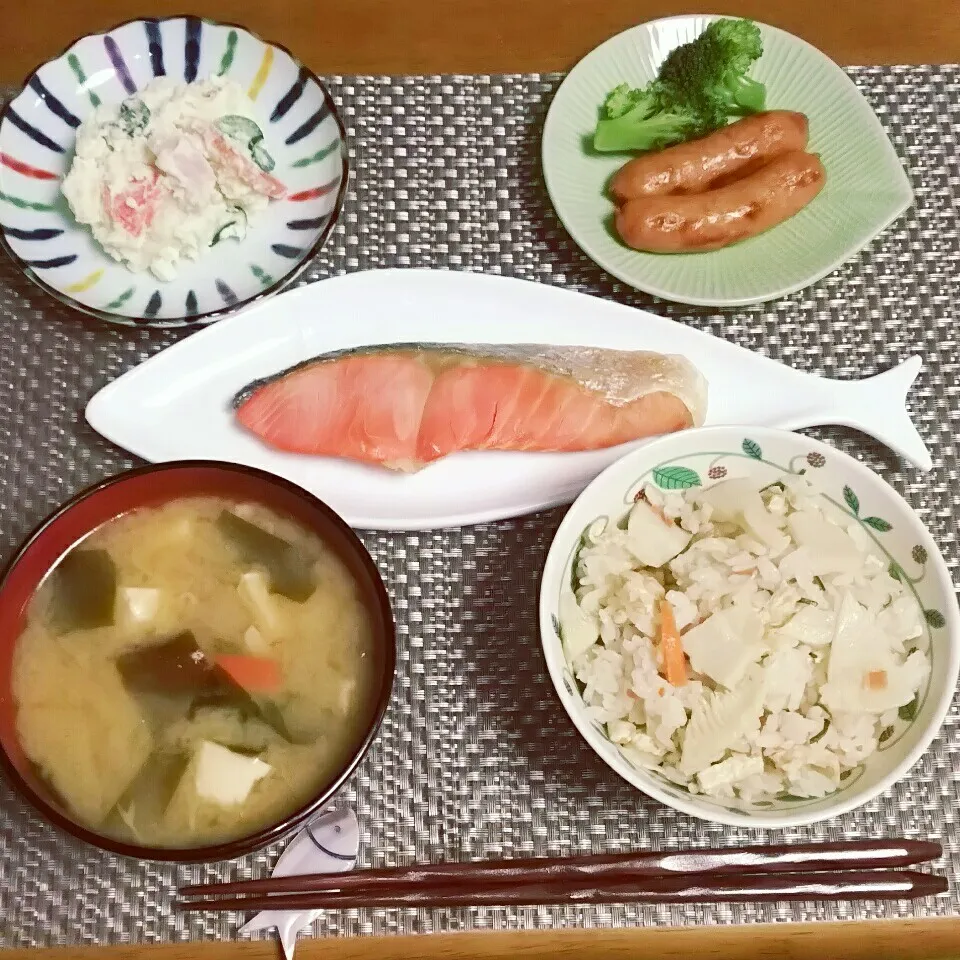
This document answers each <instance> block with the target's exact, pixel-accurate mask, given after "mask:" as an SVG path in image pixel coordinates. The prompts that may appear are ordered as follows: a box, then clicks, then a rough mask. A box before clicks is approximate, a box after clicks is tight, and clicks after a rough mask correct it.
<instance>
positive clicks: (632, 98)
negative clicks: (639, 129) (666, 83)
mask: <svg viewBox="0 0 960 960" xmlns="http://www.w3.org/2000/svg"><path fill="white" fill-rule="evenodd" d="M637 108H641V110H642V111H645V112H646V113H647V114H650V113H653V112H654V111H655V110H656V109H657V100H656V97H655V96H654V94H653V84H651V85H650V86H649V87H646V88H645V89H642V90H641V89H636V90H631V89H630V84H629V83H621V84H620V86H619V87H614V88H613V90H611V91H610V93H608V94H607V99H606V100H605V101H604V104H603V116H604V119H605V120H616V119H617V118H618V117H622V116H623V115H624V114H625V113H629V112H630V111H631V110H635V109H637Z"/></svg>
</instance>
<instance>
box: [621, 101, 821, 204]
mask: <svg viewBox="0 0 960 960" xmlns="http://www.w3.org/2000/svg"><path fill="white" fill-rule="evenodd" d="M807 133H808V124H807V118H806V117H805V116H804V115H803V114H802V113H794V112H793V111H790V110H770V111H768V112H766V113H755V114H753V115H752V116H749V117H744V118H743V119H742V120H738V121H737V122H736V123H731V124H730V125H729V126H726V127H723V128H722V129H720V130H717V131H715V132H714V133H711V134H708V135H707V136H705V137H701V138H700V139H699V140H689V141H687V142H686V143H678V144H677V145H676V146H673V147H667V148H666V149H665V150H660V151H657V152H656V153H645V154H643V156H640V157H636V158H634V159H633V160H631V161H630V162H629V163H627V164H625V165H624V166H623V167H622V168H621V169H620V170H619V172H618V173H617V174H616V175H615V176H614V178H613V180H611V181H610V193H611V194H612V196H613V198H614V200H615V201H616V202H618V203H623V202H626V201H627V200H635V199H636V198H637V197H654V196H663V195H666V194H687V193H703V192H704V191H705V190H712V189H714V188H716V187H718V186H722V185H723V183H729V182H731V181H733V180H735V179H739V178H740V177H744V176H747V175H748V174H750V173H752V172H753V171H754V170H757V169H759V168H760V167H762V166H764V164H766V163H769V162H770V160H772V159H773V158H774V157H775V156H778V155H779V154H782V153H789V152H790V151H792V150H803V149H805V148H806V146H807Z"/></svg>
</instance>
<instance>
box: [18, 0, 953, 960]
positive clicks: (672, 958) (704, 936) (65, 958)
mask: <svg viewBox="0 0 960 960" xmlns="http://www.w3.org/2000/svg"><path fill="white" fill-rule="evenodd" d="M452 2H456V0H452ZM518 2H522V0H518ZM280 957H281V954H280V951H279V950H278V949H277V946H276V944H275V942H273V941H269V940H259V941H254V942H246V943H222V942H221V943H205V944H204V945H203V946H202V947H200V946H198V945H197V944H195V943H171V944H165V945H162V946H126V947H122V946H121V947H113V948H111V949H110V950H107V951H105V950H103V949H102V948H98V947H54V948H52V949H49V950H2V951H0V960H280ZM648 957H649V958H655V960H690V958H692V957H696V958H698V960H841V958H842V960H958V958H960V920H954V919H949V918H947V919H944V918H940V919H936V920H875V921H873V922H871V923H870V924H868V925H864V924H860V923H849V922H848V923H800V924H797V923H772V924H761V925H754V926H740V927H736V926H729V927H699V928H696V927H694V928H688V929H673V928H659V929H657V928H647V929H635V930H529V931H525V932H517V933H512V932H511V933H492V932H484V933H453V934H430V935H429V936H420V937H398V936H394V937H354V938H350V939H342V938H332V939H329V940H325V939H320V938H317V939H312V940H311V939H301V940H300V942H299V943H298V944H297V950H296V958H297V960H548V958H549V960H643V958H648Z"/></svg>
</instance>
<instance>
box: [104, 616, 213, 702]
mask: <svg viewBox="0 0 960 960" xmlns="http://www.w3.org/2000/svg"><path fill="white" fill-rule="evenodd" d="M116 663H117V669H118V670H119V671H120V676H121V677H122V678H123V682H124V684H125V685H126V687H127V689H128V690H130V691H132V692H134V693H163V694H169V695H176V694H198V693H202V692H214V691H217V690H219V689H221V688H223V687H224V686H225V685H227V684H228V683H229V678H227V677H226V676H225V674H224V672H223V671H222V670H221V669H220V668H219V667H218V666H217V665H216V664H215V663H214V662H213V661H212V660H211V659H210V658H209V657H208V656H207V655H206V654H205V653H204V652H203V651H202V650H201V649H200V647H199V646H198V645H197V640H196V637H195V636H194V635H193V631H192V630H184V631H183V632H182V633H178V634H177V635H176V636H175V637H171V638H170V639H169V640H164V641H162V642H160V643H154V644H151V645H150V646H146V647H138V648H137V649H136V650H131V651H130V652H129V653H123V654H121V655H120V656H119V657H117V661H116Z"/></svg>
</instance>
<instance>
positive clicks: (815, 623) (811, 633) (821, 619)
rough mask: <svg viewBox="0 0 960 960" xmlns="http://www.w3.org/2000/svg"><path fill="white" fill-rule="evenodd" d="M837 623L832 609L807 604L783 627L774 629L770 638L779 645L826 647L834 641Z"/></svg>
mask: <svg viewBox="0 0 960 960" xmlns="http://www.w3.org/2000/svg"><path fill="white" fill-rule="evenodd" d="M835 624H836V616H835V614H834V613H833V612H832V611H830V610H823V609H821V608H820V607H814V606H811V605H809V604H805V605H804V606H802V607H801V608H800V609H799V610H798V611H797V612H796V613H795V614H794V615H793V616H792V617H791V618H790V619H789V620H788V621H787V622H786V623H785V624H784V625H783V626H782V627H778V628H777V629H776V630H774V631H772V633H771V634H770V638H771V640H772V641H773V643H774V645H775V646H778V647H795V646H796V645H797V644H798V643H803V644H806V645H807V646H808V647H825V646H827V645H828V644H829V643H831V642H832V641H833V631H834V628H835Z"/></svg>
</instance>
